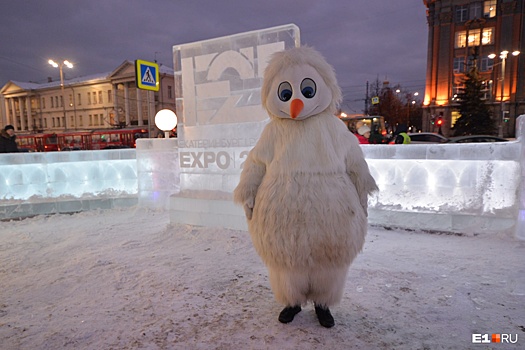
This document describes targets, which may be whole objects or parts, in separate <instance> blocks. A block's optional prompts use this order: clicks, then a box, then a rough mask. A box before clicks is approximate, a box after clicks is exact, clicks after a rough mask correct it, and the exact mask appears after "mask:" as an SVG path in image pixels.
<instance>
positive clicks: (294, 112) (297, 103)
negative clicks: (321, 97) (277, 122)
mask: <svg viewBox="0 0 525 350" xmlns="http://www.w3.org/2000/svg"><path fill="white" fill-rule="evenodd" d="M303 108H304V103H303V101H301V100H299V99H298V98H296V99H295V100H293V101H292V104H291V105H290V117H292V119H295V118H297V116H298V115H299V113H301V111H302V110H303Z"/></svg>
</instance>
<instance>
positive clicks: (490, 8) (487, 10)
mask: <svg viewBox="0 0 525 350" xmlns="http://www.w3.org/2000/svg"><path fill="white" fill-rule="evenodd" d="M496 3H497V0H489V1H484V4H483V16H484V17H488V18H492V17H496Z"/></svg>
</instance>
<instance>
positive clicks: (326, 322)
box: [315, 305, 335, 328]
mask: <svg viewBox="0 0 525 350" xmlns="http://www.w3.org/2000/svg"><path fill="white" fill-rule="evenodd" d="M315 314H316V315H317V319H318V320H319V323H320V324H321V326H323V327H326V328H331V327H333V326H334V325H335V321H334V318H333V317H332V314H331V313H330V309H329V308H328V307H322V306H320V305H315Z"/></svg>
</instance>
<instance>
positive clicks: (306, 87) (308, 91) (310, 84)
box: [301, 78, 317, 98]
mask: <svg viewBox="0 0 525 350" xmlns="http://www.w3.org/2000/svg"><path fill="white" fill-rule="evenodd" d="M316 91H317V87H316V86H315V82H314V81H313V80H312V79H310V78H306V79H304V80H303V81H302V82H301V93H302V94H303V96H304V97H306V98H312V97H314V96H315V92H316Z"/></svg>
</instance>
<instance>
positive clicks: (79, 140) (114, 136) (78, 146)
mask: <svg viewBox="0 0 525 350" xmlns="http://www.w3.org/2000/svg"><path fill="white" fill-rule="evenodd" d="M146 137H148V130H147V129H143V128H134V129H101V130H92V131H72V132H62V133H41V134H18V135H17V137H16V140H17V142H18V147H19V148H20V149H25V150H28V151H29V152H52V151H72V150H99V149H111V148H128V147H129V148H135V147H136V140H137V139H139V138H146Z"/></svg>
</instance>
